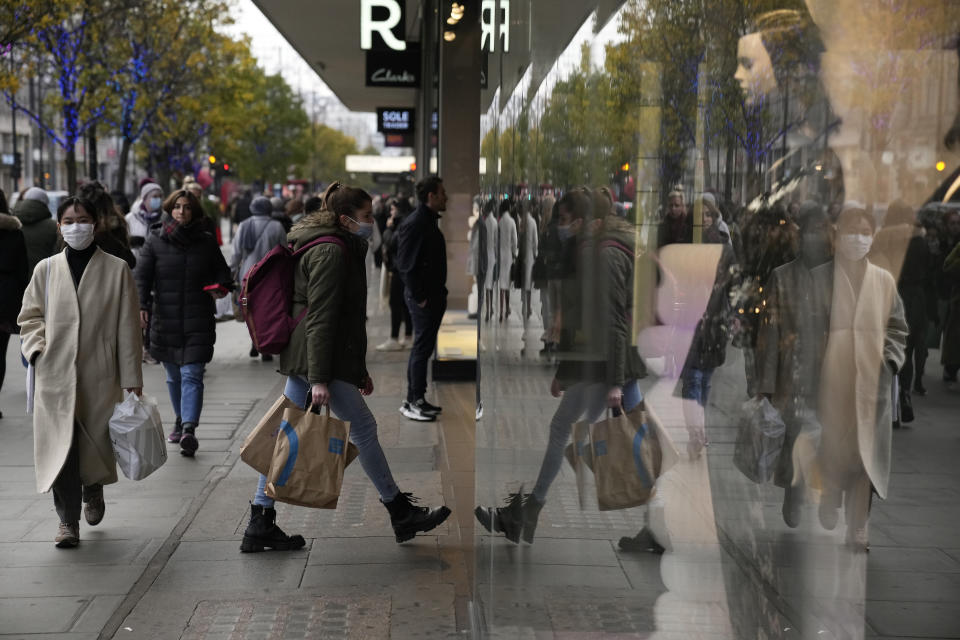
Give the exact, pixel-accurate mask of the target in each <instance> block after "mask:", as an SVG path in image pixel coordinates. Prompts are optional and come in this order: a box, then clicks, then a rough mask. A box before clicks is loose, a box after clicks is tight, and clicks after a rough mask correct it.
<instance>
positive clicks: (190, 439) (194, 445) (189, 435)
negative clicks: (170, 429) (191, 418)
mask: <svg viewBox="0 0 960 640" xmlns="http://www.w3.org/2000/svg"><path fill="white" fill-rule="evenodd" d="M196 430H197V423H196V422H184V423H183V433H182V434H180V455H182V456H186V457H188V458H192V457H193V454H194V453H196V452H197V449H199V448H200V441H199V440H197V435H196Z"/></svg>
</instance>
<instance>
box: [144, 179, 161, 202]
mask: <svg viewBox="0 0 960 640" xmlns="http://www.w3.org/2000/svg"><path fill="white" fill-rule="evenodd" d="M154 191H159V192H160V193H161V194H162V193H163V189H161V188H160V185H158V184H157V183H156V182H148V183H146V184H145V185H143V187H141V189H140V199H141V200H145V199H146V197H147V196H148V195H150V194H151V193H153V192H154Z"/></svg>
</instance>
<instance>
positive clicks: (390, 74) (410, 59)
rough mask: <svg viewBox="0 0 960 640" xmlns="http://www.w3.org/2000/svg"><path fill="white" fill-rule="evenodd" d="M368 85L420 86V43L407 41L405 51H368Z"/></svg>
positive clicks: (414, 87)
mask: <svg viewBox="0 0 960 640" xmlns="http://www.w3.org/2000/svg"><path fill="white" fill-rule="evenodd" d="M366 77H367V86H368V87H404V88H413V89H416V88H417V87H419V86H420V45H419V44H417V43H414V42H409V43H407V48H406V49H405V50H404V51H367V73H366Z"/></svg>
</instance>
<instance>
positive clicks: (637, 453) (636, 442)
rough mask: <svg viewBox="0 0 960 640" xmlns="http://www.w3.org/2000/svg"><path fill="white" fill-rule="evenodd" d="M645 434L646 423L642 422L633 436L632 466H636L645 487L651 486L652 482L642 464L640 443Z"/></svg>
mask: <svg viewBox="0 0 960 640" xmlns="http://www.w3.org/2000/svg"><path fill="white" fill-rule="evenodd" d="M645 435H647V425H646V424H642V425H640V428H639V429H637V433H636V435H635V436H633V466H635V467H636V468H637V475H638V476H640V481H641V482H643V485H644V486H645V487H652V486H653V482H651V481H650V475H649V474H648V473H647V468H646V467H645V466H644V464H643V456H642V455H641V445H642V444H643V437H644V436H645Z"/></svg>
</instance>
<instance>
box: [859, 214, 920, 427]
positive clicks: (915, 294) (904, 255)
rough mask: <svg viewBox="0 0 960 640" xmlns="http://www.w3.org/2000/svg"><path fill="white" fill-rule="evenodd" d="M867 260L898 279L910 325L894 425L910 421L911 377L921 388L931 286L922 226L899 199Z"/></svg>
mask: <svg viewBox="0 0 960 640" xmlns="http://www.w3.org/2000/svg"><path fill="white" fill-rule="evenodd" d="M869 260H870V262H872V263H873V264H875V265H877V266H878V267H881V268H883V269H886V270H887V271H888V272H890V275H892V276H893V277H894V279H896V281H897V291H898V292H899V293H900V299H901V300H903V309H904V313H905V314H906V318H907V325H908V326H909V327H910V334H909V335H908V336H907V349H906V360H905V361H904V363H903V369H901V370H900V374H899V375H898V378H899V380H900V385H899V386H900V393H899V395H900V397H899V409H900V411H899V415H896V414H895V415H894V416H893V418H894V427H897V426H899V424H900V423H901V422H903V423H907V422H912V421H913V417H914V416H913V397H912V395H911V388H912V387H913V386H914V380H916V382H917V385H918V386H919V387H920V389H923V383H922V378H923V373H924V368H925V366H926V362H927V344H926V342H927V323H928V322H929V321H930V319H929V317H928V315H927V310H928V301H927V292H928V290H929V288H930V284H931V283H930V280H931V277H930V276H931V274H930V263H931V256H930V250H929V249H928V248H927V241H926V239H925V238H924V232H923V227H922V226H919V225H918V224H917V217H916V214H915V213H914V212H913V208H911V207H910V206H909V205H908V204H906V203H905V202H903V201H901V200H897V201H895V202H892V203H891V204H890V206H889V207H888V208H887V215H886V218H884V221H883V228H882V229H881V230H880V231H878V232H877V236H876V239H875V240H874V242H873V247H872V249H871V251H870V255H869ZM921 395H922V394H921Z"/></svg>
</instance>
